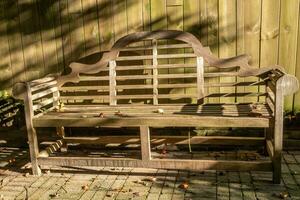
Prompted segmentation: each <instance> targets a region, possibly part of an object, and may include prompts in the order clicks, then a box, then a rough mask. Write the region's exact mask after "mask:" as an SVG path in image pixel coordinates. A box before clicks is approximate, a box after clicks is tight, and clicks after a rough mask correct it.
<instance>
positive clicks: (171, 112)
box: [14, 1, 299, 183]
mask: <svg viewBox="0 0 300 200" xmlns="http://www.w3.org/2000/svg"><path fill="white" fill-rule="evenodd" d="M123 3H124V2H123ZM123 3H122V4H120V5H119V6H121V7H122V5H124V4H123ZM127 3H130V2H129V1H128V2H127ZM152 3H153V2H152ZM155 5H156V4H155ZM156 6H157V5H156ZM237 6H240V7H243V4H240V3H239V4H238V5H237ZM117 8H118V6H114V9H117ZM233 8H234V4H232V3H230V2H225V1H220V10H221V11H222V17H224V16H227V15H229V11H230V10H232V9H233ZM131 9H134V8H131ZM177 9H178V8H172V9H169V11H170V12H171V11H172V12H176V11H177ZM201 9H204V8H201ZM204 10H206V9H204ZM123 14H124V13H120V15H118V16H117V18H116V19H119V20H122V19H123V18H121V17H120V16H122V15H123ZM177 14H178V16H181V15H183V13H176V16H177ZM130 15H131V14H130ZM168 17H171V16H168ZM172 17H174V16H172ZM182 17H183V16H181V18H182ZM135 20H137V23H139V21H140V19H134V20H132V21H131V22H130V24H129V25H128V26H129V27H133V28H134V29H135V28H137V29H138V28H139V27H134V26H133V24H131V23H133V22H134V21H135ZM239 22H241V21H239ZM222 23H224V24H228V21H226V20H225V21H224V22H222ZM178 24H181V22H180V21H179V22H178ZM174 25H176V24H174ZM114 28H115V29H116V28H117V30H119V28H120V27H114ZM127 28H128V27H127ZM175 28H178V27H176V26H175ZM123 31H124V30H122V32H118V33H117V34H121V35H123V34H124V32H123ZM221 39H222V41H223V40H224V41H225V43H226V45H225V46H223V47H222V48H223V50H224V51H222V56H228V55H231V54H232V53H233V52H232V49H231V47H232V46H233V44H234V43H233V41H231V40H230V38H229V35H228V32H227V31H225V32H223V33H222V34H221ZM167 40H177V41H181V42H184V43H185V44H184V45H183V44H172V45H173V46H172V49H175V50H174V51H173V50H172V51H171V50H170V51H168V45H169V44H167ZM151 41H152V47H151V48H150V47H148V46H149V44H150V43H151ZM137 43H138V45H141V44H144V45H145V48H149V49H146V50H145V49H139V48H142V47H141V46H136V47H134V45H137ZM207 43H208V41H207ZM158 44H163V45H162V47H159V46H160V45H158ZM147 45H148V46H147ZM128 46H130V48H131V46H133V48H135V50H139V51H140V53H141V54H133V56H131V54H124V55H125V56H119V53H120V51H123V50H124V49H125V50H126V48H128ZM188 46H189V47H191V48H189V49H185V48H186V47H188ZM141 50H143V51H141ZM149 50H150V51H149ZM151 50H152V54H151ZM158 50H160V51H159V52H161V53H162V54H159V53H158ZM146 51H147V53H145V52H146ZM132 52H134V51H132ZM166 52H167V53H169V54H167V53H166ZM124 53H125V52H124ZM144 53H145V55H144ZM149 54H150V55H149ZM122 55H123V54H122ZM129 55H130V56H129ZM144 60H146V61H144ZM204 60H205V63H207V65H208V66H210V67H213V68H211V69H208V70H207V69H204V68H205V66H204ZM119 61H124V62H122V63H121V64H120V65H118V66H117V63H118V64H119ZM125 61H126V63H125ZM151 62H152V63H151ZM123 63H124V66H122V64H123ZM173 63H174V64H173ZM131 64H133V65H131ZM108 65H109V67H107V66H108ZM70 67H71V70H72V71H71V73H70V74H68V75H65V76H60V77H57V78H54V77H51V78H44V79H39V80H37V81H32V82H31V83H28V84H27V85H26V87H25V88H24V86H23V85H18V86H16V87H15V88H14V94H16V95H17V96H19V97H23V98H25V99H27V103H26V104H25V105H26V106H25V107H27V110H26V112H27V113H29V114H30V115H29V117H27V118H28V119H29V121H28V120H27V121H26V123H27V126H28V127H27V129H28V136H30V137H31V139H29V140H30V145H31V147H30V151H31V159H32V160H33V161H32V163H33V170H35V171H34V173H35V174H38V173H39V171H38V170H39V168H38V166H37V153H38V147H37V140H36V135H35V130H34V127H57V128H58V129H57V130H58V132H59V133H60V135H61V137H62V138H63V139H66V140H65V142H63V144H62V146H60V147H61V150H63V149H64V147H63V146H64V145H65V146H66V144H67V142H80V143H88V144H91V143H93V142H96V143H98V144H99V143H103V142H109V141H108V138H102V140H101V141H100V139H99V138H98V139H90V140H87V139H86V138H69V139H68V138H66V137H65V135H64V132H63V127H99V126H100V127H139V128H140V140H135V142H137V141H140V142H141V152H142V154H141V155H142V156H141V157H142V160H134V159H125V160H124V159H123V160H116V159H115V160H114V159H108V158H94V157H93V158H80V157H73V158H69V157H67V158H63V159H62V158H58V157H53V158H40V159H38V160H39V161H41V162H43V163H44V164H45V163H51V162H53V163H51V164H62V165H73V164H74V165H75V164H79V165H102V164H103V165H105V164H108V163H110V164H111V165H112V166H123V167H155V168H171V169H193V170H196V169H197V170H203V169H217V170H218V169H219V170H221V169H222V170H271V169H273V181H274V183H279V182H280V173H281V168H280V166H281V150H282V126H283V122H282V121H283V97H284V96H285V95H289V94H293V93H295V92H296V91H297V90H298V88H299V83H298V80H297V79H296V78H295V77H294V76H292V75H288V74H286V73H285V72H284V70H283V69H282V68H281V67H279V66H272V67H267V68H260V69H257V68H254V67H252V66H250V65H249V64H248V57H247V56H245V55H241V56H236V57H232V58H225V59H219V58H218V57H216V56H214V55H212V54H211V52H210V50H209V49H207V48H204V47H203V46H202V45H201V43H200V42H199V41H198V40H197V39H196V38H195V37H194V36H193V35H191V34H189V33H186V32H182V31H152V32H140V33H131V34H129V35H127V36H124V37H122V38H121V39H119V40H118V41H117V42H116V43H115V44H114V45H113V47H112V49H111V50H110V51H108V52H105V53H104V54H103V56H102V58H101V60H100V61H98V62H97V63H95V64H91V65H87V64H78V63H72V64H71V65H70ZM185 68H186V69H188V70H187V71H188V72H189V73H186V72H187V71H186V69H185ZM118 70H119V71H118ZM124 70H132V71H129V72H130V73H127V72H124ZM117 71H118V73H117ZM98 72H101V74H102V73H103V74H104V75H101V76H100V75H99V74H97V73H98ZM107 72H109V74H108V75H105V74H107ZM83 74H84V75H83ZM241 77H242V78H241ZM244 77H246V78H249V77H252V78H251V80H249V81H247V80H246V81H245V79H244ZM253 77H254V78H253ZM210 78H221V79H222V80H225V82H222V81H221V82H219V81H216V80H214V81H207V79H210ZM237 79H238V80H237ZM56 80H57V84H56V83H55V81H56ZM229 80H230V81H229ZM232 80H233V81H232ZM78 81H82V82H84V84H79V85H76V84H72V85H70V86H64V87H61V86H62V85H63V84H64V83H69V82H73V83H76V82H78ZM98 81H101V82H103V81H105V85H104V86H100V85H99V86H98ZM132 81H133V82H134V83H132ZM30 84H31V85H30ZM30 86H32V87H33V90H30ZM256 86H263V87H260V90H259V91H257V89H255V91H252V90H253V88H256ZM195 88H196V89H197V91H196V92H193V93H186V91H185V90H186V89H195ZM210 88H219V89H220V88H226V89H227V90H228V92H226V91H225V92H224V91H222V92H219V89H218V90H210ZM246 88H247V89H246ZM58 89H60V90H61V91H64V92H61V94H60V91H59V90H58ZM248 89H249V92H247V91H248ZM126 90H130V91H133V92H134V91H136V90H137V92H136V93H132V94H130V93H127V91H126ZM173 90H178V91H179V92H176V93H173ZM23 91H27V93H24V92H23ZM191 91H192V90H191ZM212 91H217V92H216V93H214V92H212ZM32 92H33V94H32ZM50 94H53V95H52V96H51V98H48V99H47V98H46V97H47V95H50ZM265 96H266V98H265ZM42 97H44V98H46V100H44V99H43V98H42ZM219 97H221V98H222V99H224V100H225V101H226V102H227V103H225V104H206V103H204V102H210V101H208V100H206V101H203V100H204V99H209V98H219ZM240 97H242V98H240ZM244 97H255V98H251V102H252V104H249V103H246V104H240V103H236V102H235V101H236V100H237V102H241V101H242V100H245V99H246V98H244ZM259 97H263V99H265V103H258V101H257V100H259ZM107 99H109V105H99V104H98V105H97V104H95V103H99V102H104V100H107ZM195 99H196V100H198V104H195ZM233 99H234V102H233V101H232V103H229V102H230V101H231V100H233ZM247 99H248V98H247ZM254 99H255V100H254ZM33 100H35V101H34V102H33ZM58 100H60V101H69V100H72V101H73V102H72V103H74V102H76V104H77V100H78V101H80V103H81V105H76V104H74V105H68V104H67V105H65V106H64V108H63V109H54V108H57V106H58V102H59V101H58ZM85 100H88V101H87V102H89V103H86V101H85ZM117 100H119V101H118V102H120V103H123V102H125V103H127V105H124V103H123V104H122V105H117ZM182 100H184V101H187V100H188V101H189V102H190V103H192V104H186V103H178V102H183V101H182ZM136 101H137V103H140V102H144V103H146V104H144V105H141V104H140V105H138V104H136ZM152 101H153V104H152V105H147V103H148V104H150V103H151V102H152ZM160 101H162V102H164V103H161V102H160ZM213 101H215V100H213ZM159 102H160V103H159ZM171 102H172V103H173V102H174V103H175V102H176V103H177V104H173V105H172V104H170V103H171ZM51 103H53V105H52V107H50V108H47V110H46V111H42V112H41V113H39V114H37V115H35V116H33V111H34V110H37V109H39V108H42V107H44V106H48V105H49V104H51ZM93 104H94V105H93ZM29 108H30V109H31V110H28V109H29ZM27 118H26V119H27ZM274 121H275V122H274ZM198 126H201V127H257V128H267V130H269V131H271V132H272V130H274V134H267V135H266V138H265V139H264V140H262V139H261V138H259V139H258V138H244V139H243V138H233V137H231V138H230V137H229V138H223V137H214V138H211V139H206V138H202V137H195V138H194V139H193V138H192V139H191V140H189V141H188V144H190V143H196V142H200V143H202V144H209V143H213V144H220V145H229V144H239V145H257V144H260V145H262V142H263V143H264V145H265V146H266V149H267V150H268V152H269V155H270V157H271V158H272V161H268V162H266V161H255V162H246V161H219V160H214V161H208V160H202V161H194V160H193V161H192V160H164V159H162V160H155V159H151V145H150V143H151V142H152V139H150V133H149V127H198ZM153 138H155V137H153ZM156 138H157V137H156ZM116 139H117V140H122V138H115V139H114V141H116ZM166 139H169V140H171V141H173V142H175V143H177V144H186V143H187V139H186V138H185V139H183V138H180V137H179V138H166ZM154 141H155V140H154ZM154 141H153V142H154ZM160 141H162V140H160ZM164 141H165V140H164ZM272 141H274V144H272ZM154 144H156V145H157V144H158V143H157V142H154ZM271 163H272V166H271ZM272 167H273V168H272Z"/></svg>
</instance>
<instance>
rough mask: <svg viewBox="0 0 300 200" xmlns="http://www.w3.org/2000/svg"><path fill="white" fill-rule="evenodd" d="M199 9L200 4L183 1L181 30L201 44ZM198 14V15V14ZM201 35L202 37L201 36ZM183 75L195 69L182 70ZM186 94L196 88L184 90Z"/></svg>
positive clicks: (194, 92) (202, 32)
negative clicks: (194, 37)
mask: <svg viewBox="0 0 300 200" xmlns="http://www.w3.org/2000/svg"><path fill="white" fill-rule="evenodd" d="M199 9H200V2H199V1H194V0H184V1H183V30H184V31H186V32H190V33H192V34H194V35H196V36H197V37H199V38H200V42H201V43H202V44H203V40H202V39H203V38H204V37H202V36H203V35H204V34H205V33H204V32H205V31H204V30H203V27H202V26H201V24H200V15H202V14H203V13H202V12H201V11H199ZM199 12H200V13H199ZM202 34H203V35H202ZM185 53H189V50H188V49H186V50H185ZM184 62H185V63H194V64H195V59H194V58H193V59H189V58H186V59H184ZM184 72H185V73H193V72H195V69H192V68H186V69H185V70H184ZM185 93H186V94H196V93H197V88H186V89H185ZM193 103H197V102H193Z"/></svg>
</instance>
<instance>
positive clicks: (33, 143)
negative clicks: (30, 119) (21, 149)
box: [27, 127, 41, 176]
mask: <svg viewBox="0 0 300 200" xmlns="http://www.w3.org/2000/svg"><path fill="white" fill-rule="evenodd" d="M27 134H28V142H29V151H30V159H31V166H32V173H33V175H38V176H39V175H41V169H40V167H39V165H38V160H37V158H38V155H39V145H38V141H37V136H36V131H35V129H34V128H33V127H27Z"/></svg>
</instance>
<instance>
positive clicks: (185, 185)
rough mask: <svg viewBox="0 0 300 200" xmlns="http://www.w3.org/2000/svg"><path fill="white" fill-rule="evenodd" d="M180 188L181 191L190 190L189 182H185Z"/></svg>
mask: <svg viewBox="0 0 300 200" xmlns="http://www.w3.org/2000/svg"><path fill="white" fill-rule="evenodd" d="M178 187H179V188H180V189H184V190H186V189H188V187H189V184H188V182H187V181H184V182H182V183H181V184H180V185H179V186H178Z"/></svg>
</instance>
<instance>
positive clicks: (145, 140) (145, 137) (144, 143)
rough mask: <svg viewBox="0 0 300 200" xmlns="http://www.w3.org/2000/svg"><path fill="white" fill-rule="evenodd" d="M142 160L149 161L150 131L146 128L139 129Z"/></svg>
mask: <svg viewBox="0 0 300 200" xmlns="http://www.w3.org/2000/svg"><path fill="white" fill-rule="evenodd" d="M140 138H141V151H142V160H143V161H149V160H151V146H150V130H149V127H148V126H141V127H140Z"/></svg>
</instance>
